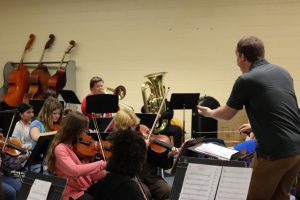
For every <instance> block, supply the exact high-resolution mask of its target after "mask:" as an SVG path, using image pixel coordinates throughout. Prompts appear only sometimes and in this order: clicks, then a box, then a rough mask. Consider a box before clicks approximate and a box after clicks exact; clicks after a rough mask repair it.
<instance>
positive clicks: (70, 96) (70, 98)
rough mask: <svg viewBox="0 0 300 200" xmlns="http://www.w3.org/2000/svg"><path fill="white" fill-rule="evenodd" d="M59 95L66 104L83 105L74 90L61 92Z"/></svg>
mask: <svg viewBox="0 0 300 200" xmlns="http://www.w3.org/2000/svg"><path fill="white" fill-rule="evenodd" d="M59 94H60V95H61V97H62V98H63V100H64V101H65V102H66V104H68V103H70V104H81V103H80V101H79V99H78V97H77V96H76V94H75V93H74V91H73V90H59Z"/></svg>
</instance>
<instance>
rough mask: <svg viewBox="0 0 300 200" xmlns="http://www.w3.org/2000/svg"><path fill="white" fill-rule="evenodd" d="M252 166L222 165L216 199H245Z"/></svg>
mask: <svg viewBox="0 0 300 200" xmlns="http://www.w3.org/2000/svg"><path fill="white" fill-rule="evenodd" d="M251 175H252V168H241V167H223V169H222V174H221V179H220V183H219V187H218V192H217V197H216V200H243V199H245V200H246V199H247V194H248V189H249V185H250V179H251Z"/></svg>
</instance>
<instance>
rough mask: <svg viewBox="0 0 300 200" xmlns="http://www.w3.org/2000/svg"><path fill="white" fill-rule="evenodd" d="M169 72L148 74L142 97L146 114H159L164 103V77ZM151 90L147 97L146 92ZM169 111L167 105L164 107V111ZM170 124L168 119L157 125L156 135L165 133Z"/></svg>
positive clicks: (143, 85)
mask: <svg viewBox="0 0 300 200" xmlns="http://www.w3.org/2000/svg"><path fill="white" fill-rule="evenodd" d="M166 73H167V72H158V73H153V74H148V75H146V76H145V78H148V79H149V81H146V82H144V83H143V84H142V95H143V101H144V109H145V113H155V114H156V113H157V112H158V111H159V108H160V105H161V103H162V102H163V101H164V95H165V87H164V85H163V77H164V75H165V74H166ZM147 89H150V94H149V97H147V93H146V90H147ZM166 110H167V107H166V104H164V105H163V107H162V111H161V112H165V111H166ZM167 124H168V120H167V119H163V120H162V122H161V123H160V124H157V125H156V127H155V130H154V133H159V132H161V131H163V130H164V129H165V128H166V126H167Z"/></svg>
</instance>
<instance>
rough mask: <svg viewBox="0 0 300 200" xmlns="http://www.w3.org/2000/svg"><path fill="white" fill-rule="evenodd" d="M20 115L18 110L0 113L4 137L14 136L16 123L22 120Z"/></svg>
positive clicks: (0, 125) (0, 127)
mask: <svg viewBox="0 0 300 200" xmlns="http://www.w3.org/2000/svg"><path fill="white" fill-rule="evenodd" d="M18 113H19V110H18V109H12V110H5V111H0V129H1V132H2V133H3V134H4V136H6V135H7V134H8V136H9V137H10V136H11V135H12V133H13V131H14V127H15V125H16V123H17V122H18V121H19V120H20V116H19V115H18Z"/></svg>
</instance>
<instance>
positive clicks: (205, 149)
mask: <svg viewBox="0 0 300 200" xmlns="http://www.w3.org/2000/svg"><path fill="white" fill-rule="evenodd" d="M195 151H198V152H200V153H204V154H207V155H211V156H215V157H218V158H219V159H221V160H230V158H231V156H232V155H233V154H235V153H237V152H238V151H237V150H234V149H229V148H226V147H222V146H220V145H216V144H213V143H203V144H201V145H200V146H198V147H196V148H195Z"/></svg>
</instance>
